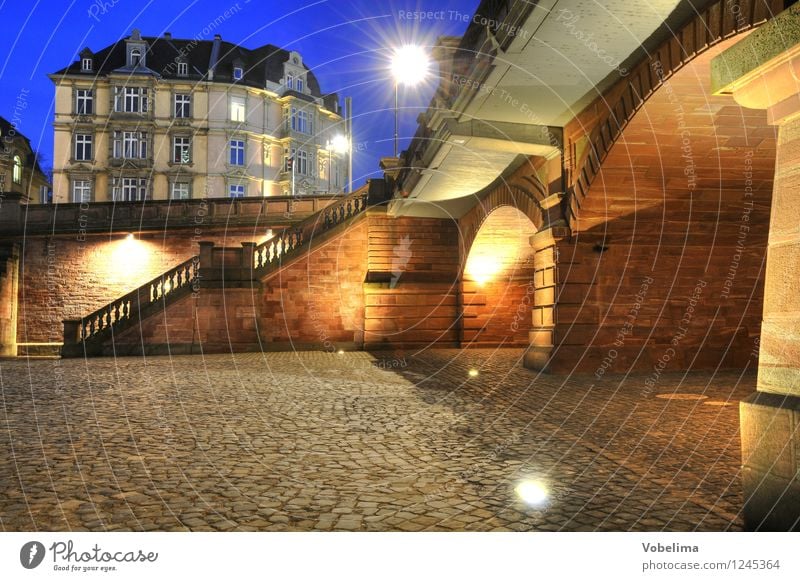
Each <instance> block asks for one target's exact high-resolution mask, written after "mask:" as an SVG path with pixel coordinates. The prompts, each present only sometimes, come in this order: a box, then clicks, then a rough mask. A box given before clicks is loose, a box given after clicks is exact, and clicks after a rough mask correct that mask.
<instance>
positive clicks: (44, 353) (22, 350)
mask: <svg viewBox="0 0 800 581" xmlns="http://www.w3.org/2000/svg"><path fill="white" fill-rule="evenodd" d="M62 345H63V343H17V357H37V358H38V357H48V358H50V357H61V347H62Z"/></svg>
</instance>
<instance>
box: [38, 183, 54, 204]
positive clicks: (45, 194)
mask: <svg viewBox="0 0 800 581" xmlns="http://www.w3.org/2000/svg"><path fill="white" fill-rule="evenodd" d="M39 203H41V204H52V203H53V192H52V191H51V190H50V188H48V187H47V186H39Z"/></svg>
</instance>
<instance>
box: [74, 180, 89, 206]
mask: <svg viewBox="0 0 800 581" xmlns="http://www.w3.org/2000/svg"><path fill="white" fill-rule="evenodd" d="M72 201H73V202H74V203H76V204H82V203H84V202H91V201H92V182H90V181H89V180H73V182H72Z"/></svg>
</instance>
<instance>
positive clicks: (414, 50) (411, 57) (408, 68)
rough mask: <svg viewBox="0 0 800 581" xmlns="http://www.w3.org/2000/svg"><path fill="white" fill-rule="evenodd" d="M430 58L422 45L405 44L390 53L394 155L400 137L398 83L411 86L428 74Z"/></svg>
mask: <svg viewBox="0 0 800 581" xmlns="http://www.w3.org/2000/svg"><path fill="white" fill-rule="evenodd" d="M429 67H430V60H429V59H428V55H427V54H426V53H425V51H424V50H423V49H422V47H419V46H415V45H413V44H407V45H404V46H401V47H400V48H397V49H395V51H394V54H393V55H392V76H393V77H394V156H395V157H397V155H398V153H399V152H398V141H399V139H400V97H399V92H400V85H401V84H403V85H407V86H410V87H413V86H414V85H417V84H419V83H420V82H422V81H423V80H424V79H425V77H426V76H427V75H428V68H429Z"/></svg>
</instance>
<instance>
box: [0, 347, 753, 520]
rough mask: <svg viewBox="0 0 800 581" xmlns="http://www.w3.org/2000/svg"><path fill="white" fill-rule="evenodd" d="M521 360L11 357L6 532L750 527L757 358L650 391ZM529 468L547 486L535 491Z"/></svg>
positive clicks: (1, 485)
mask: <svg viewBox="0 0 800 581" xmlns="http://www.w3.org/2000/svg"><path fill="white" fill-rule="evenodd" d="M521 355H522V352H521V351H520V350H503V351H492V350H471V351H457V350H437V351H429V352H427V353H424V354H421V355H417V356H415V357H413V358H411V357H410V356H403V355H401V354H397V353H372V354H369V353H347V354H335V353H333V354H331V353H322V352H318V353H316V352H315V353H311V352H305V353H270V354H260V353H259V354H240V355H236V356H235V357H233V356H230V355H227V356H226V355H214V356H206V357H201V356H183V357H175V358H169V357H149V358H147V359H146V360H145V359H142V358H126V359H116V360H114V359H93V360H89V361H83V360H31V361H30V362H28V361H26V360H12V361H3V362H0V383H1V385H2V392H1V393H2V400H1V401H0V527H1V528H2V530H6V531H10V530H28V531H29V530H58V531H62V530H76V531H78V530H95V531H103V530H146V531H149V530H187V529H188V530H325V531H328V530H337V531H350V530H364V531H383V530H402V531H419V530H443V531H451V530H479V531H494V530H496V531H506V530H514V531H527V530H548V531H557V530H578V531H593V530H736V529H740V527H741V521H740V517H739V510H740V507H741V505H742V495H741V491H740V482H739V464H740V457H739V436H738V405H737V404H738V401H739V400H740V399H742V398H743V397H745V396H746V395H747V394H748V393H750V392H751V391H753V389H754V383H755V377H754V376H753V375H745V376H743V377H742V376H740V374H738V373H718V374H716V375H711V374H707V373H692V374H689V375H687V376H684V375H683V374H680V375H662V376H661V379H660V382H659V383H658V384H657V385H656V387H655V389H654V390H653V391H652V393H647V391H646V390H645V389H644V380H645V376H643V375H636V376H630V377H628V378H624V377H622V376H612V377H607V378H604V379H603V380H602V381H594V377H593V376H589V377H586V376H584V377H572V378H565V377H554V376H545V375H538V374H536V373H534V372H531V371H529V370H526V369H523V368H522V367H521V366H520V364H519V358H520V357H521ZM470 369H475V370H477V371H478V372H479V375H478V376H476V377H471V376H470V375H469V370H470ZM675 393H677V394H678V396H677V397H672V398H671V399H665V398H663V397H656V396H658V395H659V394H662V395H663V394H675ZM701 396H705V399H697V398H698V397H701ZM522 481H534V482H537V483H538V484H539V485H541V486H544V487H545V489H546V490H547V492H548V497H547V500H545V501H544V502H543V503H541V504H538V505H528V504H525V503H524V502H523V501H522V500H521V499H520V498H519V496H518V494H517V486H518V485H519V483H520V482H522Z"/></svg>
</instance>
